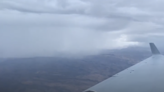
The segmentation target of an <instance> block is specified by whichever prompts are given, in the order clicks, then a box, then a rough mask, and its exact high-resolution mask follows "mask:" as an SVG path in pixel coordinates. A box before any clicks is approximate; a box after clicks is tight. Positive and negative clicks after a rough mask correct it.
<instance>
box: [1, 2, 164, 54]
mask: <svg viewBox="0 0 164 92" xmlns="http://www.w3.org/2000/svg"><path fill="white" fill-rule="evenodd" d="M163 5H164V1H163V0H0V56H1V57H29V56H30V57H31V56H53V55H55V54H56V53H58V54H61V53H64V54H76V55H77V54H95V53H98V52H99V51H100V50H102V49H115V48H123V47H127V46H131V45H141V43H148V42H153V41H154V42H155V43H157V44H158V45H160V46H161V47H162V45H163V44H162V43H163V40H164V26H163V24H164V6H163Z"/></svg>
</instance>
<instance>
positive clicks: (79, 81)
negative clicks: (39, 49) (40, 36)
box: [0, 49, 149, 92]
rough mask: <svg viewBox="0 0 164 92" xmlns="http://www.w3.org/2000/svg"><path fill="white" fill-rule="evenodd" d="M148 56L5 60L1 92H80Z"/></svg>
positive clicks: (110, 53)
mask: <svg viewBox="0 0 164 92" xmlns="http://www.w3.org/2000/svg"><path fill="white" fill-rule="evenodd" d="M135 56H136V57H137V58H133V57H135ZM147 56H149V54H148V53H147V52H146V51H138V50H136V51H135V52H134V51H133V50H125V49H124V50H115V51H107V52H105V53H101V54H100V55H93V56H87V57H84V58H79V59H78V58H61V57H35V58H15V59H6V60H3V62H1V63H0V92H81V91H83V90H85V89H86V88H88V87H90V86H92V85H94V84H96V83H98V82H100V81H102V80H104V79H106V78H108V77H111V76H112V75H113V74H116V73H117V72H119V71H121V70H123V69H126V68H128V67H130V66H132V65H134V64H135V63H137V62H138V61H139V60H142V59H144V58H145V57H147Z"/></svg>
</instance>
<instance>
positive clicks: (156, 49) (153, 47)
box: [149, 42, 160, 55]
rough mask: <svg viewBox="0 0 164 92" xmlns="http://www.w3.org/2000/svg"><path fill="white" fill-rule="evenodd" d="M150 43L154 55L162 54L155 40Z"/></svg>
mask: <svg viewBox="0 0 164 92" xmlns="http://www.w3.org/2000/svg"><path fill="white" fill-rule="evenodd" d="M149 44H150V48H151V52H152V54H153V55H154V54H155V55H156V54H160V52H159V50H158V48H157V47H156V46H155V44H154V43H153V42H150V43H149Z"/></svg>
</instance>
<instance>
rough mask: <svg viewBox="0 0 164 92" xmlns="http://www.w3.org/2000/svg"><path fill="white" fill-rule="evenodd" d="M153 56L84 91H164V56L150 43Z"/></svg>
mask: <svg viewBox="0 0 164 92" xmlns="http://www.w3.org/2000/svg"><path fill="white" fill-rule="evenodd" d="M150 48H151V50H152V56H151V57H149V58H147V59H145V60H143V61H141V62H140V63H138V64H136V65H134V66H132V67H130V68H128V69H125V70H124V71H122V72H120V73H118V74H116V75H114V76H113V77H111V78H108V79H106V80H105V81H103V82H101V83H99V84H97V85H95V86H93V87H91V88H89V89H87V90H85V91H84V92H164V56H163V55H161V54H160V52H159V51H158V49H157V47H156V46H155V45H154V43H150Z"/></svg>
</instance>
